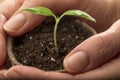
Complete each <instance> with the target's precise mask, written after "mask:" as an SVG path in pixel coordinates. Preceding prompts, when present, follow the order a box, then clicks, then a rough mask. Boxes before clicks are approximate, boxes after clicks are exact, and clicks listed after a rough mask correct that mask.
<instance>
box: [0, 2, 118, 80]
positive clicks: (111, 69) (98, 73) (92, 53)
mask: <svg viewBox="0 0 120 80" xmlns="http://www.w3.org/2000/svg"><path fill="white" fill-rule="evenodd" d="M118 3H119V0H114V1H111V0H79V1H77V0H71V1H69V0H64V1H63V0H60V1H56V0H47V1H44V0H41V1H38V0H34V1H33V0H12V1H10V0H5V1H3V2H2V3H1V4H0V14H1V15H3V16H5V18H6V21H7V22H6V23H5V24H4V27H3V28H4V30H5V31H6V32H7V33H8V34H9V35H12V36H18V35H21V34H24V33H26V32H28V31H30V30H32V29H33V28H34V27H35V26H37V25H38V24H40V23H41V22H42V21H43V20H44V19H45V18H44V17H42V16H38V15H33V14H31V13H28V12H21V10H22V9H24V8H27V7H36V6H45V7H48V8H50V9H52V10H53V11H54V12H55V13H62V12H64V11H66V10H68V9H81V10H84V11H86V12H88V13H89V14H90V15H91V16H93V17H94V18H96V20H97V23H92V22H89V21H86V20H85V21H86V22H88V24H89V25H91V26H93V27H94V28H95V29H96V30H97V31H98V32H101V33H99V34H97V35H95V36H92V37H91V38H89V39H87V40H85V41H84V42H83V43H81V44H80V45H78V46H77V47H76V48H75V49H73V50H72V51H71V52H70V53H69V54H68V56H67V57H66V58H65V60H64V67H65V69H66V70H67V71H68V72H70V73H77V74H75V75H71V74H68V73H57V72H44V71H41V70H39V69H36V68H33V67H26V66H15V67H12V68H10V69H9V70H8V71H7V72H5V73H4V76H5V77H7V78H11V79H14V78H15V79H18V78H19V79H22V78H27V79H35V78H38V79H56V78H58V79H97V80H98V79H110V78H111V79H114V78H119V75H120V72H119V70H120V69H119V67H120V63H119V61H120V58H119V52H120V50H119V47H120V40H119V39H120V37H119V34H120V30H119V27H120V21H119V20H118V19H119V18H120V11H119V8H120V6H119V4H118ZM117 20H118V21H117ZM115 21H116V22H115ZM114 22H115V23H114ZM113 23H114V24H113ZM112 24H113V25H112ZM111 25H112V26H111ZM110 26H111V27H110ZM109 27H110V28H109ZM108 28H109V29H108ZM2 32H3V31H2ZM3 35H4V34H2V38H0V39H2V40H1V42H2V46H3V43H4V44H5V37H4V36H3ZM3 48H6V46H5V45H4V46H3V47H2V48H1V47H0V49H2V50H3V53H1V52H0V53H1V54H2V55H3V54H4V55H5V49H3ZM4 59H5V57H2V58H0V61H2V60H3V62H4ZM3 62H1V64H3ZM81 72H82V73H81Z"/></svg>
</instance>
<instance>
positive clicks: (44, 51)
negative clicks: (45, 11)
mask: <svg viewBox="0 0 120 80" xmlns="http://www.w3.org/2000/svg"><path fill="white" fill-rule="evenodd" d="M53 30H54V19H53V18H51V17H50V18H48V19H47V20H46V21H45V22H43V23H42V24H41V25H40V26H38V27H37V28H36V29H34V30H32V31H31V32H29V33H27V34H25V35H22V36H19V37H15V38H14V41H13V52H14V55H15V57H16V58H17V59H18V61H19V62H21V63H22V64H24V65H28V66H33V67H36V68H39V69H42V70H46V71H51V70H52V71H55V70H59V69H63V59H64V57H65V56H66V55H67V54H68V53H69V52H70V51H71V50H72V49H73V48H75V47H76V46H77V45H78V44H80V43H81V42H82V41H84V40H85V39H87V38H88V37H90V36H91V35H93V33H92V32H90V31H89V30H87V29H86V28H84V27H83V26H82V25H81V24H80V21H79V20H78V19H76V18H73V17H65V18H63V19H62V21H61V22H60V24H59V26H58V29H57V43H58V53H55V48H54V42H53Z"/></svg>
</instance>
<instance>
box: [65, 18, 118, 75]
mask: <svg viewBox="0 0 120 80" xmlns="http://www.w3.org/2000/svg"><path fill="white" fill-rule="evenodd" d="M119 28H120V20H118V21H116V22H115V23H114V24H113V25H112V26H111V28H109V29H108V30H107V31H105V32H102V33H99V34H97V35H95V36H92V37H91V38H89V39H87V40H85V41H84V42H83V43H81V44H80V45H78V46H77V47H76V48H75V49H73V50H72V51H71V52H70V53H69V54H68V55H67V56H66V58H65V60H64V67H65V69H66V70H67V71H68V72H71V73H80V72H85V71H88V70H91V69H94V68H96V67H98V66H100V65H102V64H103V63H105V62H107V61H108V60H110V59H112V58H113V57H115V56H116V55H117V54H118V53H119V52H120V49H119V48H120V36H119V35H120V29H119Z"/></svg>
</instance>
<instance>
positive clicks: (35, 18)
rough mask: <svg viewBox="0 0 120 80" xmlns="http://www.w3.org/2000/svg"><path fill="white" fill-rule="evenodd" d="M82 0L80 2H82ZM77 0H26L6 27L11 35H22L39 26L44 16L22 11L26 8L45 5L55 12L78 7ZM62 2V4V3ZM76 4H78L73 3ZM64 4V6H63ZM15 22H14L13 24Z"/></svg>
mask: <svg viewBox="0 0 120 80" xmlns="http://www.w3.org/2000/svg"><path fill="white" fill-rule="evenodd" d="M81 2H82V0H81V1H80V2H79V3H81ZM79 3H78V1H76V0H71V1H69V0H64V1H56V0H52V1H51V0H47V1H44V0H40V1H38V0H25V2H24V4H23V5H22V6H21V8H20V9H19V10H18V11H17V12H16V13H15V15H14V16H13V17H12V18H11V19H10V20H9V21H8V22H7V23H6V24H5V25H4V29H5V30H6V31H7V32H8V33H9V34H10V35H14V36H17V35H21V34H23V33H25V32H28V31H30V30H32V29H33V28H35V27H36V26H38V25H39V24H40V23H41V22H42V21H43V20H44V17H43V16H39V15H35V14H31V13H29V12H25V11H21V10H22V9H24V8H30V7H38V6H44V7H47V8H50V9H52V10H53V11H54V12H62V11H65V10H67V9H69V8H76V7H77V6H76V5H80V4H79ZM61 4H62V5H61ZM73 4H76V5H73ZM63 5H64V6H63ZM13 23H14V24H13Z"/></svg>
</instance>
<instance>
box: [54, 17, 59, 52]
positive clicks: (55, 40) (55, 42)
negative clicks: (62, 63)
mask: <svg viewBox="0 0 120 80" xmlns="http://www.w3.org/2000/svg"><path fill="white" fill-rule="evenodd" d="M58 23H59V18H56V23H55V27H54V46H55V52H56V53H58V45H57V26H58Z"/></svg>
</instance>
